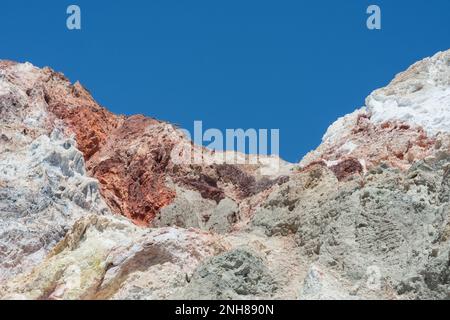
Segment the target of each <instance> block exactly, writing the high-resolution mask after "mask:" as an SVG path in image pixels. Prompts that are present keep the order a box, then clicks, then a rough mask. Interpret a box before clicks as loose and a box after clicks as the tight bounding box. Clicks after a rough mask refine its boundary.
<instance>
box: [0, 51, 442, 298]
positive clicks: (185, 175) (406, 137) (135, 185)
mask: <svg viewBox="0 0 450 320" xmlns="http://www.w3.org/2000/svg"><path fill="white" fill-rule="evenodd" d="M0 116H1V118H0V123H1V126H0V142H1V143H0V151H1V152H0V298H2V299H205V298H207V299H252V298H256V299H418V298H419V299H448V298H450V257H449V253H450V222H449V221H450V220H449V218H450V51H446V52H441V53H438V54H436V55H435V56H433V57H431V58H426V59H424V60H423V61H420V62H417V63H416V64H414V65H413V66H411V67H410V68H409V69H408V70H406V71H405V72H403V73H400V74H399V75H397V76H396V77H395V79H394V80H393V81H392V82H391V83H390V84H389V85H388V86H386V87H385V88H382V89H379V90H376V91H374V92H373V93H372V94H371V95H370V96H369V97H368V98H367V99H366V105H365V106H364V107H362V108H360V109H358V110H356V111H355V112H354V113H352V114H349V115H347V116H345V117H343V118H341V119H338V120H337V121H336V122H335V123H334V124H333V125H331V126H330V128H329V129H328V131H327V133H326V134H325V136H324V138H323V141H322V143H321V145H320V146H319V147H318V148H317V149H316V150H314V151H312V152H310V153H309V154H308V155H306V156H305V157H304V158H303V160H302V161H301V162H300V163H299V164H290V163H286V162H284V161H282V160H280V159H278V158H275V157H263V156H260V157H257V156H246V155H242V154H235V156H236V157H240V158H242V159H244V160H245V161H241V162H239V164H229V163H228V164H227V163H223V162H220V161H215V160H217V158H220V157H221V156H223V154H219V153H217V152H212V151H210V150H206V149H203V148H201V147H199V146H193V145H192V143H191V142H190V141H189V140H187V139H186V138H185V136H184V135H183V134H182V133H181V132H180V131H179V130H178V128H177V127H175V126H173V125H171V124H169V123H166V122H162V121H158V120H156V119H151V118H148V117H145V116H142V115H136V116H131V117H125V116H118V115H114V114H112V113H111V112H109V111H107V110H106V109H105V108H103V107H101V106H100V105H98V104H97V103H96V102H95V101H94V99H93V98H92V96H91V95H90V93H89V92H88V91H87V90H86V89H85V88H83V87H82V85H81V84H79V83H78V82H77V83H75V84H72V83H70V82H69V81H68V80H67V79H66V78H65V77H64V76H63V75H62V74H60V73H57V72H55V71H53V70H51V69H49V68H43V69H39V68H36V67H34V66H32V65H31V64H28V63H25V64H20V63H15V62H10V61H1V62H0ZM192 149H194V150H197V151H198V150H200V152H201V154H202V160H203V161H201V162H192V163H189V162H181V163H180V162H179V161H176V159H175V158H178V157H180V156H183V157H185V158H186V157H187V158H188V159H189V158H190V157H191V156H192V154H191V153H189V152H186V151H185V150H192ZM275 162H276V163H277V166H274V163H275ZM273 168H278V170H273Z"/></svg>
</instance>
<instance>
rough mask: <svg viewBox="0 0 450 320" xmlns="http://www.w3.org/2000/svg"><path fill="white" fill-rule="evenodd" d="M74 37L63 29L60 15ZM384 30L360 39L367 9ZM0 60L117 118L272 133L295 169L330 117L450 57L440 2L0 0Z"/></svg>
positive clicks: (445, 5) (449, 28) (449, 27)
mask: <svg viewBox="0 0 450 320" xmlns="http://www.w3.org/2000/svg"><path fill="white" fill-rule="evenodd" d="M69 4H77V5H79V6H80V7H81V10H82V30H81V31H69V30H67V28H66V18H67V15H66V8H67V6H68V5H69ZM370 4H377V5H379V6H380V7H381V10H382V30H381V31H370V30H368V29H367V28H366V19H367V15H366V8H367V7H368V5H370ZM0 10H1V11H0V39H1V44H0V58H1V59H11V60H17V61H30V62H32V63H33V64H35V65H37V66H46V65H48V66H50V67H52V68H53V69H56V70H57V71H61V72H63V73H64V74H65V75H66V76H68V77H69V78H70V79H71V80H72V81H76V80H80V82H81V83H82V84H84V85H85V86H86V87H87V88H88V89H89V90H90V91H91V92H92V93H93V95H94V97H95V98H96V99H97V101H99V103H101V104H102V105H104V106H106V107H107V108H109V109H110V110H112V111H113V112H116V113H123V114H135V113H143V114H146V115H149V116H153V117H156V118H159V119H163V120H167V121H170V122H173V123H176V124H179V125H181V126H182V127H185V128H187V129H191V128H192V125H193V121H194V120H202V121H203V123H204V126H205V127H208V128H219V129H225V128H279V129H280V139H281V144H280V152H281V155H282V157H284V158H285V159H287V160H289V161H298V160H299V159H300V158H301V157H302V156H303V155H304V154H305V153H306V152H308V151H309V150H311V149H313V148H315V147H316V146H317V145H318V144H319V143H320V139H321V137H322V135H323V134H324V132H325V130H326V128H327V127H328V126H329V125H330V124H331V122H333V121H334V120H335V119H336V118H337V117H339V116H342V115H344V114H346V113H349V112H351V111H353V110H354V109H355V108H357V107H359V106H361V105H363V103H364V98H365V97H366V96H367V95H368V94H369V93H370V92H371V91H372V90H373V89H375V88H377V87H380V86H384V85H385V84H387V82H389V81H390V80H391V79H392V77H393V76H394V75H395V74H396V73H398V72H399V71H402V70H403V69H405V68H406V67H407V66H409V65H410V64H412V63H413V62H415V61H416V60H419V59H421V58H423V57H425V56H429V55H432V54H434V53H435V52H437V51H439V50H445V49H448V48H450V1H449V0H428V1H426V0H395V1H392V0H371V1H366V0H341V1H337V0H329V1H321V0H314V1H313V0H309V1H299V0H292V1H275V0H272V1H264V0H257V1H247V0H245V1H244V0H240V1H238V0H190V1H173V0H149V1H138V0H127V1H123V0H114V1H106V0H105V1H99V0H96V1H92V0H90V1H87V0H73V1H64V0H59V1H49V0H47V1H39V2H38V1H23V0H14V1H12V0H2V1H1V6H0Z"/></svg>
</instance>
